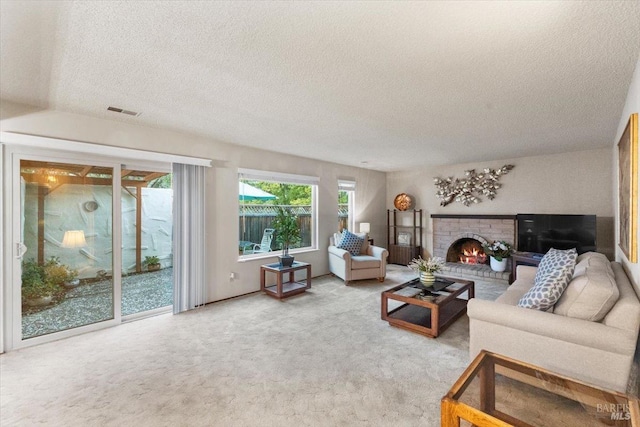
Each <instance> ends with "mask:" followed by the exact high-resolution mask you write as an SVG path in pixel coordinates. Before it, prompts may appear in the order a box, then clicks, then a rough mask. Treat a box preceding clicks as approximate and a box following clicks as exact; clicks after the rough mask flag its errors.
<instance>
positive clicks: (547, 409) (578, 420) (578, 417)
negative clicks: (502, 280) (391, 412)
mask: <svg viewBox="0 0 640 427" xmlns="http://www.w3.org/2000/svg"><path fill="white" fill-rule="evenodd" d="M440 411H441V414H440V415H441V426H443V427H452V426H456V427H459V426H460V421H461V420H465V421H466V422H468V423H471V424H472V425H474V426H478V427H485V426H500V427H504V426H521V427H525V426H526V427H531V426H538V427H543V426H550V427H555V426H567V427H568V426H579V427H586V426H603V427H604V426H615V427H640V409H639V406H638V399H637V398H636V397H633V396H627V395H625V394H622V393H617V392H614V391H610V390H604V389H601V388H599V387H596V386H593V385H589V384H585V383H583V382H580V381H578V380H574V379H571V378H568V377H565V376H562V375H559V374H556V373H553V372H550V371H547V370H546V369H543V368H540V367H538V366H534V365H530V364H528V363H524V362H521V361H519V360H515V359H511V358H508V357H505V356H502V355H499V354H495V353H491V352H488V351H485V350H482V351H481V352H480V353H479V354H478V356H477V357H476V358H475V359H474V360H473V362H471V364H470V365H469V367H468V368H467V369H466V370H465V371H464V373H463V374H462V375H461V376H460V378H459V379H458V381H456V383H455V384H454V385H453V387H452V388H451V390H449V392H448V393H447V394H446V395H445V396H444V397H443V398H442V401H441V405H440ZM464 425H467V423H465V424H464Z"/></svg>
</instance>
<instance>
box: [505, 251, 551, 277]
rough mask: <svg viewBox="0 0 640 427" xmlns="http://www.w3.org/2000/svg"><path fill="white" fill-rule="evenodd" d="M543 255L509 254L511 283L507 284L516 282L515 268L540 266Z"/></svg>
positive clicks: (532, 253) (528, 253)
mask: <svg viewBox="0 0 640 427" xmlns="http://www.w3.org/2000/svg"><path fill="white" fill-rule="evenodd" d="M542 256H543V254H538V253H535V252H514V253H513V254H511V281H510V282H509V284H511V283H513V282H514V281H515V280H516V266H518V265H531V266H534V267H537V266H538V265H539V264H540V260H541V259H542Z"/></svg>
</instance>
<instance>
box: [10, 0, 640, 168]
mask: <svg viewBox="0 0 640 427" xmlns="http://www.w3.org/2000/svg"><path fill="white" fill-rule="evenodd" d="M0 18H1V22H0V24H1V26H0V63H1V69H0V71H1V73H0V95H1V96H2V98H4V99H8V100H13V101H18V102H25V103H29V104H34V105H40V106H45V107H49V108H54V109H57V110H61V111H68V112H77V113H82V114H88V115H92V116H97V117H104V118H109V119H113V120H120V121H125V122H131V123H139V124H143V125H148V126H154V127H160V128H168V129H174V130H181V131H186V132H191V133H196V134H200V135H206V136H209V137H211V138H215V139H217V140H220V141H224V142H228V143H232V144H240V145H245V146H252V147H260V148H263V149H269V150H273V151H278V152H286V153H291V154H296V155H300V156H305V157H312V158H317V159H322V160H328V161H333V162H337V163H343V164H349V165H354V166H361V167H368V168H372V169H378V170H383V171H392V170H401V169H408V168H415V167H421V166H427V165H438V164H450V163H462V162H472V161H484V160H496V159H500V158H510V157H519V156H527V155H536V154H540V153H543V152H546V153H554V152H564V151H574V150H583V149H589V148H596V147H606V146H611V145H612V143H613V140H614V139H615V133H616V130H617V126H618V122H619V120H620V114H621V112H622V108H623V106H624V102H625V97H626V94H627V90H628V87H629V82H630V80H631V76H632V73H633V69H634V66H635V64H636V62H637V61H638V56H639V53H640V42H639V40H640V2H637V1H626V2H615V1H606V2H596V1H587V2H573V1H571V2H569V1H559V2H554V1H546V2H524V1H519V2H515V1H513V2H502V1H496V2H475V1H474V2H464V1H459V2H449V1H446V2H437V1H432V2H252V1H245V2H186V1H182V2H169V1H163V2H134V1H130V2H111V1H101V2H97V1H95V2H94V1H92V2H47V3H44V2H11V1H2V2H1V10H0ZM109 105H112V106H117V107H121V108H125V109H128V110H133V111H139V112H141V113H142V114H141V115H140V116H139V117H129V116H124V115H118V114H115V113H112V112H107V111H106V109H107V106H109ZM363 162H366V163H363Z"/></svg>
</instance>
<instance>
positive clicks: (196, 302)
mask: <svg viewBox="0 0 640 427" xmlns="http://www.w3.org/2000/svg"><path fill="white" fill-rule="evenodd" d="M173 197H174V201H173V221H174V239H173V247H174V250H173V256H174V267H173V287H174V292H173V299H174V301H173V312H174V314H177V313H180V312H183V311H186V310H191V309H193V308H196V307H198V306H201V305H204V304H205V303H206V297H207V296H206V265H207V264H206V252H205V249H206V245H205V167H203V166H194V165H184V164H178V163H174V164H173Z"/></svg>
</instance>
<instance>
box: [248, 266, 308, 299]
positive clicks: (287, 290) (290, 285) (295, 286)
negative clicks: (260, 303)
mask: <svg viewBox="0 0 640 427" xmlns="http://www.w3.org/2000/svg"><path fill="white" fill-rule="evenodd" d="M298 270H305V271H306V274H307V277H306V279H305V280H304V281H297V280H295V272H296V271H298ZM267 272H271V273H275V275H276V283H275V284H274V285H267V278H266V275H267ZM287 273H288V274H289V280H288V281H286V282H285V281H284V275H285V274H287ZM309 288H311V264H309V263H306V262H297V261H296V262H294V263H293V265H292V266H291V267H283V266H281V265H280V264H279V263H277V262H276V263H274V264H265V265H261V266H260V290H261V291H262V292H264V293H265V294H267V295H269V296H272V297H274V298H278V299H283V298H287V297H290V296H292V295H297V294H301V293H303V292H305V291H306V290H307V289H309Z"/></svg>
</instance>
